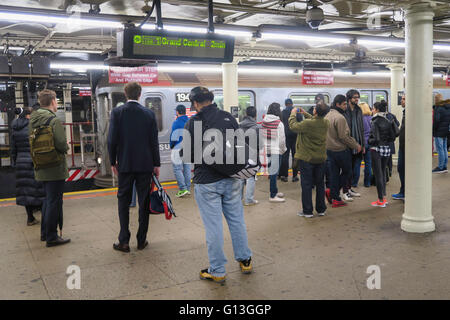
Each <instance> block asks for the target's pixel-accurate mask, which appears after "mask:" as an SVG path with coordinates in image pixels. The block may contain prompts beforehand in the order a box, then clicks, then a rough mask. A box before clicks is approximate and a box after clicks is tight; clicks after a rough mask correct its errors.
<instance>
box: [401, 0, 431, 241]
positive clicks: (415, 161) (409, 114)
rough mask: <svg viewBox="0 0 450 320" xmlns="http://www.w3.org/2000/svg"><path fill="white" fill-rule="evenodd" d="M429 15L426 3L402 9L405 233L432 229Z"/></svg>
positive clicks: (403, 228) (403, 222)
mask: <svg viewBox="0 0 450 320" xmlns="http://www.w3.org/2000/svg"><path fill="white" fill-rule="evenodd" d="M433 17H434V13H433V11H432V10H431V7H430V4H429V3H423V2H422V3H417V4H413V5H411V6H409V7H408V8H407V10H406V23H405V26H406V52H405V55H406V92H405V93H406V95H405V96H406V139H405V161H406V172H405V185H406V186H405V188H406V189H405V196H406V197H405V213H404V214H403V219H402V223H401V228H402V230H404V231H407V232H417V233H424V232H431V231H434V230H435V224H434V219H433V215H432V197H431V191H432V190H431V187H432V180H431V170H432V158H431V150H432V90H433Z"/></svg>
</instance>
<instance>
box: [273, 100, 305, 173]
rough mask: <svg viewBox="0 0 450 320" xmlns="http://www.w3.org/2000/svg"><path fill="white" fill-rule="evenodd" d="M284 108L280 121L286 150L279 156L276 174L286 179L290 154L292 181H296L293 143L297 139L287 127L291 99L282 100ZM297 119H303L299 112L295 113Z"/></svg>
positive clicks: (291, 107) (291, 104)
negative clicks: (279, 162)
mask: <svg viewBox="0 0 450 320" xmlns="http://www.w3.org/2000/svg"><path fill="white" fill-rule="evenodd" d="M284 104H285V106H286V108H284V110H283V111H282V112H281V121H283V125H284V134H285V136H286V148H287V150H286V152H285V153H284V154H283V156H282V158H281V166H280V172H279V174H278V176H279V177H280V179H281V181H284V182H287V181H288V175H289V173H288V171H289V158H290V155H292V182H296V181H298V180H299V178H298V176H297V174H298V169H297V168H296V166H294V155H295V143H296V141H297V133H295V132H294V131H292V130H291V129H289V116H290V115H291V112H292V109H293V108H294V107H293V102H292V100H291V99H286V100H285V101H284ZM297 114H298V115H297V120H298V121H299V122H300V121H302V120H303V116H302V115H301V114H300V113H297Z"/></svg>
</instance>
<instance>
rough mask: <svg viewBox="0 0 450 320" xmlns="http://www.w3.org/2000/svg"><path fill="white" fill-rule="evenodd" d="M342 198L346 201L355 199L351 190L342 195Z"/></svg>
mask: <svg viewBox="0 0 450 320" xmlns="http://www.w3.org/2000/svg"><path fill="white" fill-rule="evenodd" d="M342 199H343V200H344V201H349V202H351V201H353V198H352V196H351V194H350V192H347V193H344V194H343V195H342Z"/></svg>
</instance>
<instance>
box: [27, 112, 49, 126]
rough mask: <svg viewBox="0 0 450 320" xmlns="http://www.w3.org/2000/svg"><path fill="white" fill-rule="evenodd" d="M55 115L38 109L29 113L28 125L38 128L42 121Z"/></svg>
mask: <svg viewBox="0 0 450 320" xmlns="http://www.w3.org/2000/svg"><path fill="white" fill-rule="evenodd" d="M54 115H55V114H54V113H53V112H51V111H50V110H47V109H43V108H41V109H38V110H36V111H34V112H32V113H31V117H30V123H31V126H32V127H38V126H40V125H42V124H43V122H44V120H45V119H47V118H48V117H49V116H54Z"/></svg>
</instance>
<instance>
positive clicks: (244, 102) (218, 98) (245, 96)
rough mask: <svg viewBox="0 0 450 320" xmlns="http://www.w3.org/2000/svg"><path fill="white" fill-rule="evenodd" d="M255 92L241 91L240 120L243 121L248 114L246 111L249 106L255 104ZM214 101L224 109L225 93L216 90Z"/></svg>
mask: <svg viewBox="0 0 450 320" xmlns="http://www.w3.org/2000/svg"><path fill="white" fill-rule="evenodd" d="M253 97H254V96H253V93H251V92H239V97H238V103H239V121H242V120H243V119H244V117H245V115H246V113H245V111H246V110H247V107H249V106H254V105H255V102H254V98H253ZM214 102H215V103H216V104H217V107H218V108H219V109H221V110H223V93H222V92H220V93H217V92H214Z"/></svg>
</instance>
